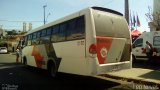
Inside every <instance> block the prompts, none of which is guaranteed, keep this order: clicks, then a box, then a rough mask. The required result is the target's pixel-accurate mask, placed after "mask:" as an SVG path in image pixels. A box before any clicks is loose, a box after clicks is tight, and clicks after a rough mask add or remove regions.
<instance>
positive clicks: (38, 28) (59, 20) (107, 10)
mask: <svg viewBox="0 0 160 90" xmlns="http://www.w3.org/2000/svg"><path fill="white" fill-rule="evenodd" d="M89 9H94V10H99V11H105V12H109V13H113V14H117V15H120V16H123V14H121V13H120V12H117V11H114V10H111V9H108V8H103V7H97V6H93V7H88V8H85V9H82V10H80V11H78V12H75V13H73V14H70V15H67V16H65V17H62V18H60V19H57V20H54V21H52V22H50V23H47V24H45V25H42V26H40V27H37V28H35V29H33V30H30V31H29V32H28V33H27V34H26V35H28V34H31V33H34V32H36V31H38V30H42V29H45V28H48V27H50V26H52V25H54V24H55V23H57V22H58V23H61V21H63V19H65V18H66V17H70V18H73V17H72V15H73V16H76V15H78V16H79V15H80V14H79V12H81V11H85V10H89ZM64 21H65V20H64ZM58 23H57V24H58Z"/></svg>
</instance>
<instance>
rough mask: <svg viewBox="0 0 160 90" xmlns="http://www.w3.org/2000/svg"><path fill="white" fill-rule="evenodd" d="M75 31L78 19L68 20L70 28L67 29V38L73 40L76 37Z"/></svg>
mask: <svg viewBox="0 0 160 90" xmlns="http://www.w3.org/2000/svg"><path fill="white" fill-rule="evenodd" d="M74 33H76V19H73V20H70V21H69V22H68V29H67V35H66V36H67V37H66V39H67V40H73V39H75V38H74Z"/></svg>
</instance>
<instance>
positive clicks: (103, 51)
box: [96, 36, 113, 64]
mask: <svg viewBox="0 0 160 90" xmlns="http://www.w3.org/2000/svg"><path fill="white" fill-rule="evenodd" d="M96 38H97V57H98V61H99V64H104V63H105V60H106V58H107V53H108V52H109V50H110V48H111V45H112V41H113V38H112V37H102V36H97V37H96Z"/></svg>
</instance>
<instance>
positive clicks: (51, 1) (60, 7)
mask: <svg viewBox="0 0 160 90" xmlns="http://www.w3.org/2000/svg"><path fill="white" fill-rule="evenodd" d="M44 5H47V7H46V8H45V10H46V20H47V23H49V22H51V21H54V20H56V19H59V18H62V17H64V16H66V15H69V14H72V13H74V12H77V11H79V10H81V9H84V8H87V7H92V6H99V7H105V8H109V9H113V10H116V11H119V12H121V13H122V14H124V0H0V28H1V27H2V28H3V29H10V30H13V29H18V30H22V29H23V22H26V23H27V26H28V23H32V27H33V29H34V28H37V27H39V26H41V25H43V20H44V14H43V13H44V8H43V6H44ZM148 6H150V7H153V0H129V10H130V11H131V15H132V16H133V13H134V14H135V15H138V17H139V20H140V23H141V26H140V27H138V30H140V31H141V32H143V31H149V28H148V27H149V26H148V21H147V17H146V16H145V14H146V13H148V11H149V10H148ZM136 13H137V14H136Z"/></svg>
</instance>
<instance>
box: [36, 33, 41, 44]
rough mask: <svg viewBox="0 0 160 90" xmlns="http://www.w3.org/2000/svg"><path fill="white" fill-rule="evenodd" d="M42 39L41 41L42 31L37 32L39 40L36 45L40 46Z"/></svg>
mask: <svg viewBox="0 0 160 90" xmlns="http://www.w3.org/2000/svg"><path fill="white" fill-rule="evenodd" d="M40 39H41V31H38V32H37V39H36V44H37V45H38V44H40Z"/></svg>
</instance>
